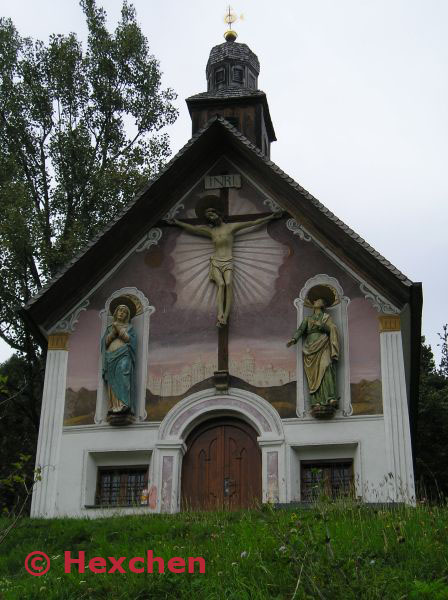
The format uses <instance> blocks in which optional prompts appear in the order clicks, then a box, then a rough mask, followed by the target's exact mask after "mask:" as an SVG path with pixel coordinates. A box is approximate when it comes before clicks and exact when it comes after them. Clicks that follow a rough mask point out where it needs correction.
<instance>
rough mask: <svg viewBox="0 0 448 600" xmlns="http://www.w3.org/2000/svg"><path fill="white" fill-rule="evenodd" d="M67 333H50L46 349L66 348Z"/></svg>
mask: <svg viewBox="0 0 448 600" xmlns="http://www.w3.org/2000/svg"><path fill="white" fill-rule="evenodd" d="M69 336H70V334H69V333H51V334H50V335H49V336H48V350H68V338H69Z"/></svg>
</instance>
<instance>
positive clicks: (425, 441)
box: [416, 327, 448, 500]
mask: <svg viewBox="0 0 448 600" xmlns="http://www.w3.org/2000/svg"><path fill="white" fill-rule="evenodd" d="M444 331H445V332H446V327H444ZM443 339H445V342H444V343H445V348H446V341H447V340H446V336H445V338H443V335H442V340H443ZM442 350H443V348H442ZM445 354H446V350H445ZM443 356H444V354H443V351H442V363H441V366H440V368H437V367H436V364H435V361H434V355H433V353H432V350H431V347H430V346H429V345H427V344H425V340H424V338H422V353H421V366H420V398H419V410H418V436H417V447H416V467H417V482H418V484H419V486H420V496H425V497H428V496H429V497H430V498H431V499H436V500H440V499H441V498H442V497H448V443H447V440H448V374H447V373H446V372H444V369H443Z"/></svg>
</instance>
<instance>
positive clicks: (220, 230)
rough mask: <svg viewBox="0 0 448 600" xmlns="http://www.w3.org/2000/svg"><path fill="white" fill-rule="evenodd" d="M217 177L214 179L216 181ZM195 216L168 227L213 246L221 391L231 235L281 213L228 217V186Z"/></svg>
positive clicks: (225, 359) (226, 366)
mask: <svg viewBox="0 0 448 600" xmlns="http://www.w3.org/2000/svg"><path fill="white" fill-rule="evenodd" d="M219 177H221V178H222V180H223V181H224V180H226V179H228V178H229V177H230V176H228V175H227V174H225V173H224V174H222V175H221V176H219ZM219 177H218V176H216V177H215V179H218V178H219ZM217 205H218V206H217ZM196 213H197V214H198V217H199V218H198V219H186V220H182V221H179V220H178V219H172V220H171V221H170V223H171V224H173V225H177V226H179V227H182V229H184V230H185V231H187V232H188V233H192V234H194V235H199V236H202V237H207V238H209V239H211V241H212V243H213V245H214V251H213V254H212V255H211V257H210V269H209V278H210V280H211V281H212V282H214V283H215V284H216V286H217V296H216V302H217V323H216V325H217V327H218V371H217V372H215V386H216V388H217V389H220V390H223V389H227V388H228V385H229V364H228V363H229V360H228V321H229V317H230V311H231V308H232V303H233V242H234V235H235V234H236V233H237V232H238V231H241V230H243V229H248V228H250V227H257V226H260V225H264V224H265V223H268V222H269V221H271V220H272V219H276V218H279V217H281V216H282V213H281V212H277V213H270V214H268V215H260V216H258V218H257V219H253V218H251V216H250V215H247V216H241V215H238V216H234V217H231V216H230V215H229V190H228V187H227V186H225V187H224V186H223V187H221V189H220V197H219V198H218V197H215V196H212V197H210V196H206V197H204V198H202V199H201V200H200V201H199V202H198V204H197V206H196Z"/></svg>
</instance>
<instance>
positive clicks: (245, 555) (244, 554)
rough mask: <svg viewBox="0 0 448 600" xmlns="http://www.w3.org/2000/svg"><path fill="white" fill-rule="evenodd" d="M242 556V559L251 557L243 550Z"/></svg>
mask: <svg viewBox="0 0 448 600" xmlns="http://www.w3.org/2000/svg"><path fill="white" fill-rule="evenodd" d="M240 556H241V558H247V557H248V556H249V553H248V552H247V550H243V552H241V554H240Z"/></svg>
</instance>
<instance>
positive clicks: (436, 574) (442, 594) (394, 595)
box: [0, 503, 448, 600]
mask: <svg viewBox="0 0 448 600" xmlns="http://www.w3.org/2000/svg"><path fill="white" fill-rule="evenodd" d="M7 523H8V522H7V521H6V520H3V521H2V520H0V531H2V530H4V528H5V527H6V525H7ZM34 550H41V551H43V552H45V553H46V554H48V555H49V557H50V559H51V568H50V570H49V572H48V573H46V574H45V575H43V576H41V577H33V576H31V575H29V574H28V573H27V572H26V571H25V568H24V560H25V557H26V556H27V555H28V554H29V553H30V552H31V551H34ZM64 550H70V551H71V553H72V557H73V556H74V555H76V556H77V555H78V552H79V551H81V550H83V551H85V553H86V562H87V561H88V560H89V559H91V558H92V557H95V556H102V557H108V556H112V557H115V558H116V559H118V558H119V557H120V556H126V557H127V558H128V559H129V558H130V557H133V556H143V557H144V556H146V551H147V550H153V551H154V556H160V557H162V558H164V559H165V574H159V573H158V572H157V567H156V569H155V573H153V574H151V573H144V574H137V573H130V572H127V573H126V574H121V573H117V572H115V573H113V574H112V573H93V572H90V571H88V570H87V569H86V571H85V573H82V574H81V573H78V572H76V570H74V569H73V567H72V572H71V573H70V574H66V573H65V572H64V567H63V561H64ZM175 556H178V557H183V558H184V559H187V557H189V556H193V557H197V556H202V557H203V558H204V559H205V565H206V571H205V573H204V574H201V573H199V572H198V568H197V570H196V572H195V573H172V572H169V571H168V569H167V561H168V559H169V558H172V557H175ZM111 566H112V563H111V562H109V561H108V564H107V568H110V567H111ZM138 566H139V567H140V566H141V565H140V564H139V565H138ZM122 567H124V569H125V570H126V571H129V563H128V561H124V562H123V563H122ZM0 598H1V599H5V600H10V599H11V600H13V599H14V600H15V599H20V600H23V599H26V600H28V599H34V598H44V599H45V600H53V599H55V600H56V599H57V600H64V599H67V600H68V599H75V598H76V599H86V600H87V599H92V600H93V599H95V600H96V599H103V598H104V599H107V600H115V599H117V600H118V599H127V598H131V599H135V600H137V599H139V600H146V599H147V600H149V599H151V600H154V599H156V600H161V599H165V598H168V599H171V598H175V599H180V598H185V599H187V598H188V599H190V598H192V599H194V600H200V599H207V600H214V599H224V598H226V599H235V600H242V599H251V600H256V599H261V598H263V599H264V598H269V599H283V598H288V599H293V598H294V599H295V600H298V599H315V598H319V599H326V600H327V599H328V600H334V599H338V598H341V599H342V598H343V599H344V600H350V599H354V600H355V599H356V600H359V599H373V598H380V599H382V600H386V599H389V598H390V599H394V600H399V599H406V598H409V599H411V600H420V599H428V600H446V599H448V509H447V508H446V507H434V508H430V507H421V506H420V507H418V508H416V509H413V508H406V507H398V508H396V509H393V510H392V509H388V510H385V509H373V508H368V507H362V506H357V505H355V504H349V503H341V504H339V503H336V504H322V505H320V506H318V507H315V508H313V509H310V510H303V509H301V510H299V509H297V510H293V509H287V510H273V509H272V508H270V507H266V508H263V509H262V510H260V511H255V510H254V511H245V512H238V513H183V514H179V515H172V516H171V515H156V516H135V517H112V518H110V519H102V520H101V519H99V520H95V521H93V520H91V521H89V520H70V519H60V520H52V521H44V520H29V519H23V520H22V521H20V522H19V524H18V526H17V527H16V529H14V530H13V531H12V533H11V534H9V535H8V536H7V537H6V539H5V540H4V542H3V543H2V544H1V545H0Z"/></svg>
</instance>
